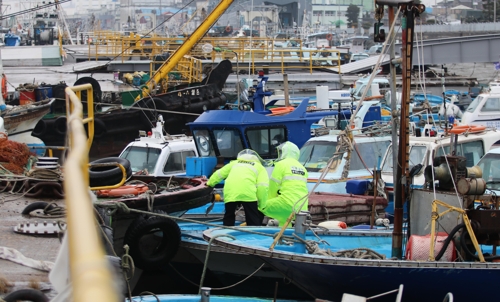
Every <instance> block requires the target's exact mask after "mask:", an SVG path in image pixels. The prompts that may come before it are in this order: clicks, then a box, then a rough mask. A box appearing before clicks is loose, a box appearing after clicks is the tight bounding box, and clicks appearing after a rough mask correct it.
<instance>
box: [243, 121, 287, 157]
mask: <svg viewBox="0 0 500 302" xmlns="http://www.w3.org/2000/svg"><path fill="white" fill-rule="evenodd" d="M246 135H247V138H248V143H249V145H250V148H251V149H252V150H254V151H256V152H257V153H259V155H260V156H261V157H262V158H277V157H278V153H277V150H276V147H278V146H279V145H280V144H281V143H284V142H285V141H286V139H287V136H286V134H285V128H284V127H283V128H264V129H249V130H247V131H246Z"/></svg>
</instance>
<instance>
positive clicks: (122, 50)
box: [81, 31, 341, 78]
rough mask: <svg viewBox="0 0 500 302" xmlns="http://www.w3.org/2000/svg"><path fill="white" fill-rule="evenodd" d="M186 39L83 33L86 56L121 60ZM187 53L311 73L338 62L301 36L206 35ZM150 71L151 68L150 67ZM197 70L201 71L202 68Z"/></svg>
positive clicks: (330, 51)
mask: <svg viewBox="0 0 500 302" xmlns="http://www.w3.org/2000/svg"><path fill="white" fill-rule="evenodd" d="M81 34H82V35H83V34H84V33H81ZM185 39H186V38H184V37H180V38H179V37H175V38H167V37H160V36H149V35H148V36H141V35H138V34H130V35H129V36H122V35H118V34H117V33H116V32H110V31H101V32H93V33H86V34H85V38H84V40H85V41H86V42H87V43H88V48H89V49H88V54H89V60H100V59H101V60H102V59H103V58H118V59H119V60H121V61H122V62H125V61H127V60H130V59H136V60H140V59H143V58H147V59H149V60H155V58H156V60H157V59H158V58H162V59H161V60H163V58H164V57H165V55H166V54H167V53H172V52H173V51H175V50H176V49H177V48H178V47H179V46H180V45H181V44H182V43H183V42H184V40H185ZM207 44H209V45H210V46H211V47H210V48H209V49H212V51H209V52H206V49H207V47H204V46H205V45H207ZM188 55H189V56H190V57H192V58H198V59H201V60H203V62H204V63H217V62H220V61H221V60H225V59H229V60H233V61H235V60H237V61H238V62H239V63H249V65H250V66H251V67H255V68H259V69H262V68H265V67H266V66H267V65H266V64H272V65H273V66H271V68H274V69H276V70H280V71H281V72H282V73H284V71H285V70H290V69H307V70H309V72H310V73H312V71H313V69H320V68H324V67H325V65H330V66H336V65H340V64H341V62H340V57H341V56H340V51H339V50H337V49H335V48H324V49H312V48H306V47H305V46H304V44H303V42H302V40H300V39H294V40H286V39H273V38H259V37H206V38H203V39H202V40H201V41H200V43H198V44H197V45H196V46H195V47H193V49H192V50H191V51H190V52H189V54H188ZM156 63H157V62H156ZM154 65H157V64H154ZM150 72H154V70H153V69H151V70H150ZM198 73H199V74H201V69H200V71H199V72H198ZM195 78H196V77H195Z"/></svg>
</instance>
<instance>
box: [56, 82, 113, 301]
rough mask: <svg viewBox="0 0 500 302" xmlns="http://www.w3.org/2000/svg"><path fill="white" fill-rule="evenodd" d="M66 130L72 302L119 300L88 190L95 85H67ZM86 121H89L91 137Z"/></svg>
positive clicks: (68, 234) (66, 191) (66, 188)
mask: <svg viewBox="0 0 500 302" xmlns="http://www.w3.org/2000/svg"><path fill="white" fill-rule="evenodd" d="M83 91H86V92H87V102H88V107H89V108H88V117H87V118H83V106H82V103H81V101H80V100H81V93H82V92H83ZM65 93H66V108H67V114H68V115H67V127H68V128H67V129H68V136H69V145H70V151H69V153H68V157H67V159H66V161H65V163H64V191H65V202H66V208H67V214H66V215H67V233H66V234H67V236H68V242H69V251H70V254H69V263H70V272H71V282H72V286H73V294H72V295H73V299H72V300H73V301H75V302H77V301H118V300H119V298H118V294H117V293H116V292H115V291H114V288H115V286H114V283H113V280H112V274H111V272H110V271H109V268H108V263H107V260H106V257H105V253H104V248H103V247H102V244H101V242H100V238H99V233H98V229H97V225H96V223H95V218H94V212H93V206H92V201H91V198H90V193H89V192H90V191H89V177H88V154H89V149H90V145H91V141H92V139H91V137H93V130H94V129H93V109H92V108H93V100H92V96H93V93H92V86H91V85H90V84H84V85H80V86H75V87H68V88H66V90H65ZM84 124H88V128H89V131H88V132H89V138H87V134H86V133H85V128H84Z"/></svg>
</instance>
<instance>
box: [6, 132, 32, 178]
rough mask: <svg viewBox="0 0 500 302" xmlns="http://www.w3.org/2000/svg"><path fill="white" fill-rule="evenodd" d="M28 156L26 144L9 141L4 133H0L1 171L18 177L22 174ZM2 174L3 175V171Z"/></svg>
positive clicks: (28, 151)
mask: <svg viewBox="0 0 500 302" xmlns="http://www.w3.org/2000/svg"><path fill="white" fill-rule="evenodd" d="M30 155H31V154H30V150H29V148H28V146H27V145H26V144H21V143H18V142H14V141H11V140H9V139H8V138H7V134H6V133H3V132H1V133H0V164H1V165H2V167H3V170H8V171H9V172H11V173H14V174H18V175H20V174H24V172H25V166H26V164H27V163H28V159H29V158H30ZM3 172H4V173H5V171H3ZM0 173H2V172H0Z"/></svg>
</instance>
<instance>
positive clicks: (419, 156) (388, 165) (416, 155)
mask: <svg viewBox="0 0 500 302" xmlns="http://www.w3.org/2000/svg"><path fill="white" fill-rule="evenodd" d="M426 153H427V147H426V146H410V169H411V168H413V167H414V166H415V165H418V164H422V165H424V159H425V154H426ZM393 163H394V162H393V158H392V146H391V147H389V149H388V151H387V155H386V157H385V159H384V165H383V166H382V171H383V172H393Z"/></svg>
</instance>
